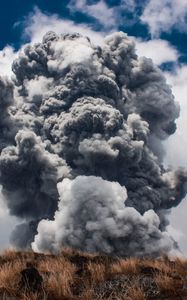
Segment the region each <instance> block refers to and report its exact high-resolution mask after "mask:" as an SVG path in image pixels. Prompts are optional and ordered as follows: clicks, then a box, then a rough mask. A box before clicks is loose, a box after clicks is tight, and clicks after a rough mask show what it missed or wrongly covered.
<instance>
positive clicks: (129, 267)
mask: <svg viewBox="0 0 187 300" xmlns="http://www.w3.org/2000/svg"><path fill="white" fill-rule="evenodd" d="M139 263H140V259H138V258H132V257H130V258H128V259H121V260H119V261H118V262H117V263H114V264H112V266H111V274H128V275H134V274H137V273H138V272H139V268H138V266H139Z"/></svg>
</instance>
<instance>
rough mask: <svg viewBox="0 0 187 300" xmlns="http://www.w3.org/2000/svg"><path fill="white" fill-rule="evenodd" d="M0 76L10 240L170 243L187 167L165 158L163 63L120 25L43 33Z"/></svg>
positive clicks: (138, 251) (169, 113) (170, 124)
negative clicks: (142, 53)
mask: <svg viewBox="0 0 187 300" xmlns="http://www.w3.org/2000/svg"><path fill="white" fill-rule="evenodd" d="M12 69H13V72H14V76H13V78H12V80H11V81H10V80H8V79H7V78H1V79H0V107H1V111H0V130H1V135H0V151H1V155H0V183H1V185H2V191H3V194H4V197H5V199H6V201H7V205H8V207H9V210H10V213H11V214H12V215H15V216H17V217H18V218H20V219H21V220H22V223H21V224H20V225H18V226H17V227H16V228H15V230H14V232H13V233H12V237H11V240H12V242H13V243H14V244H15V245H17V246H19V247H29V246H32V248H33V249H34V250H35V251H45V250H50V251H52V252H56V251H58V249H59V248H60V247H61V246H62V245H67V246H71V247H74V248H78V249H81V250H86V251H102V252H106V253H110V254H116V255H137V256H142V255H159V253H161V252H168V251H170V250H171V249H172V248H173V247H174V244H175V242H174V240H173V239H172V237H170V236H169V234H168V233H167V231H166V226H167V225H168V221H167V213H168V212H169V210H170V209H171V208H172V207H174V206H176V205H178V204H179V203H180V201H181V200H182V199H183V198H184V196H185V193H186V191H187V174H186V173H185V171H183V170H181V169H179V170H177V171H172V170H166V169H165V168H164V167H163V163H162V162H163V149H162V141H163V140H164V139H166V138H168V137H169V135H171V134H173V133H174V132H175V129H176V126H175V119H176V118H177V117H178V116H179V107H178V105H177V103H176V102H175V101H174V97H173V95H172V92H171V89H170V87H169V86H168V85H167V84H166V81H165V78H164V77H163V75H162V73H161V71H160V70H159V69H158V68H157V67H156V66H154V65H153V63H152V61H151V60H150V59H147V58H144V57H143V58H138V57H137V55H136V52H135V45H134V43H133V42H132V41H131V40H130V39H129V38H128V37H127V35H126V34H124V33H121V32H120V33H114V34H112V35H110V36H108V37H106V38H105V40H104V43H103V45H102V47H98V46H97V47H95V46H94V45H93V44H92V43H91V42H90V40H89V39H88V38H85V37H82V36H81V35H79V34H73V35H72V34H71V35H62V36H57V35H56V34H55V33H53V32H48V33H47V34H46V35H45V36H44V38H43V41H42V43H38V44H35V45H34V46H31V45H28V46H26V47H25V48H24V50H23V51H22V52H20V55H19V58H18V59H17V60H15V61H14V63H13V66H12Z"/></svg>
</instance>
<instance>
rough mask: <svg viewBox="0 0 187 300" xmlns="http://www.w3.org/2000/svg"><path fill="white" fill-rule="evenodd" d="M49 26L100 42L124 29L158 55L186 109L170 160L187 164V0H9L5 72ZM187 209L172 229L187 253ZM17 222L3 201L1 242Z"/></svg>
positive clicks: (1, 25)
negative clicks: (19, 54) (19, 52)
mask: <svg viewBox="0 0 187 300" xmlns="http://www.w3.org/2000/svg"><path fill="white" fill-rule="evenodd" d="M48 30H53V31H56V32H57V33H67V32H75V31H78V32H80V33H82V34H84V35H87V36H89V37H90V38H91V39H92V40H93V42H94V43H96V44H100V43H102V39H103V37H104V36H105V35H107V34H110V33H111V32H113V31H118V30H122V31H125V32H127V33H128V34H129V35H130V36H132V38H133V39H134V40H135V42H136V48H137V53H138V55H141V56H143V55H145V56H147V57H150V58H152V59H153V61H154V63H155V64H157V65H158V66H159V67H160V68H161V69H162V70H163V72H164V75H165V76H166V80H167V82H168V83H169V84H170V85H172V87H173V94H174V96H175V98H176V100H177V101H178V102H179V104H180V107H181V115H180V118H179V119H178V121H177V127H178V129H177V132H176V133H175V134H174V135H173V136H172V137H171V138H170V139H169V140H168V141H167V142H165V148H166V149H167V155H166V159H165V163H166V164H168V165H172V166H173V167H178V166H183V167H186V168H187V155H186V153H187V139H186V128H187V117H186V116H187V99H186V97H187V96H186V95H187V51H186V50H187V0H106V1H105V0H69V1H68V0H65V1H64V0H36V1H31V0H30V1H25V0H13V1H10V0H6V1H3V2H2V3H1V10H0V75H8V76H11V75H12V72H11V63H12V61H13V60H14V59H15V58H16V56H17V54H18V51H19V49H20V48H21V47H22V46H23V45H24V44H25V43H27V42H31V43H35V42H40V41H41V39H42V36H43V35H44V34H45V33H46V31H48ZM0 202H1V197H0ZM186 211H187V199H186V201H183V203H182V204H181V206H180V207H178V208H177V209H176V210H174V211H173V214H172V216H171V220H172V226H171V231H172V232H173V233H174V236H175V238H176V239H177V240H179V243H180V245H181V247H182V249H183V251H184V252H185V253H186V255H187V238H185V235H186ZM15 222H16V221H14V220H13V219H11V220H10V219H9V218H8V212H7V210H6V209H5V208H4V207H3V206H2V205H1V203H0V228H2V229H0V243H3V244H4V245H5V244H6V243H7V241H8V240H7V237H8V232H9V231H11V229H10V227H12V226H14V223H15ZM5 226H6V229H7V235H6V236H5V233H4V230H3V227H5ZM173 228H175V229H173ZM1 230H2V231H1ZM2 236H3V238H2Z"/></svg>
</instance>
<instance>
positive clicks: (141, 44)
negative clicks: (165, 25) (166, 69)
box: [134, 39, 178, 65]
mask: <svg viewBox="0 0 187 300" xmlns="http://www.w3.org/2000/svg"><path fill="white" fill-rule="evenodd" d="M134 40H135V42H136V49H137V54H138V55H139V56H145V57H149V58H152V60H153V62H154V63H155V64H156V65H161V64H162V63H165V62H176V61H177V59H178V52H177V50H176V49H175V48H174V47H172V46H171V45H170V43H169V42H167V41H165V40H160V39H155V40H149V41H143V40H141V39H134Z"/></svg>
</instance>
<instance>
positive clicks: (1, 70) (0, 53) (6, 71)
mask: <svg viewBox="0 0 187 300" xmlns="http://www.w3.org/2000/svg"><path fill="white" fill-rule="evenodd" d="M16 56H17V53H16V52H15V51H14V49H13V48H12V47H11V46H6V47H5V48H4V49H2V50H0V75H2V76H9V77H10V76H11V75H12V62H13V61H14V59H15V58H16Z"/></svg>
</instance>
